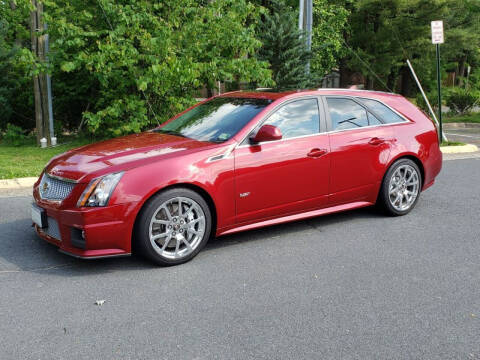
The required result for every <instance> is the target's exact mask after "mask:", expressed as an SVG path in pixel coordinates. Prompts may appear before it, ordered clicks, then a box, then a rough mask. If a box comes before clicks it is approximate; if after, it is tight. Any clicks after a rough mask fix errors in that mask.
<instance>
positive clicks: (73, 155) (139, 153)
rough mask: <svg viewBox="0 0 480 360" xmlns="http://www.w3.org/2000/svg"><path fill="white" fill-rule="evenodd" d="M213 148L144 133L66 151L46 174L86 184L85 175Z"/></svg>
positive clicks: (191, 141) (51, 163)
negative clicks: (84, 181)
mask: <svg viewBox="0 0 480 360" xmlns="http://www.w3.org/2000/svg"><path fill="white" fill-rule="evenodd" d="M215 145H216V144H213V143H210V142H201V141H196V140H193V139H187V138H183V137H179V136H174V135H167V134H160V133H156V132H145V133H141V134H134V135H129V136H124V137H119V138H115V139H111V140H106V141H102V142H98V143H94V144H90V145H86V146H82V147H80V148H77V149H73V150H70V151H68V152H66V153H63V154H61V155H59V156H57V157H55V158H53V159H52V160H51V161H50V163H49V164H48V165H47V167H46V172H47V173H48V174H50V175H54V176H59V177H62V178H67V179H71V180H75V181H78V182H81V181H82V180H87V179H86V177H87V175H92V174H93V175H94V176H92V177H95V176H100V175H103V174H106V173H110V172H116V171H122V170H127V169H129V168H133V167H136V166H141V165H143V164H146V163H149V162H151V161H155V160H159V159H160V158H163V157H167V156H176V155H178V154H179V153H184V152H191V151H195V150H197V149H200V148H205V147H209V146H210V147H212V146H215ZM88 177H89V178H90V176H88Z"/></svg>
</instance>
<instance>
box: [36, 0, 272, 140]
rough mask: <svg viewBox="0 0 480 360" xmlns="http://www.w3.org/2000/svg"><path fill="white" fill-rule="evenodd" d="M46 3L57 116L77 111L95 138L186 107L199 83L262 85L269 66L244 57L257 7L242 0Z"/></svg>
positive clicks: (252, 46)
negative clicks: (236, 82) (249, 82)
mask: <svg viewBox="0 0 480 360" xmlns="http://www.w3.org/2000/svg"><path fill="white" fill-rule="evenodd" d="M44 4H45V19H46V22H47V23H48V24H49V34H50V39H51V52H50V62H51V66H50V69H51V71H52V78H53V84H54V107H55V109H56V111H57V112H58V111H59V110H60V111H61V113H62V114H61V115H58V114H57V115H56V118H57V119H58V118H59V117H61V116H63V117H64V119H63V121H64V122H65V123H68V122H72V123H73V122H74V121H72V120H71V119H70V118H73V119H78V117H79V116H82V118H83V120H84V122H85V123H86V125H87V128H88V129H89V130H90V131H91V132H93V133H95V134H98V135H100V136H117V135H121V134H125V133H130V132H139V131H142V130H143V129H145V128H148V127H151V126H152V125H154V124H158V123H160V122H163V121H164V120H166V119H167V118H169V117H170V116H172V115H173V114H175V113H177V112H179V111H181V110H183V109H184V108H185V107H186V106H188V105H191V104H192V103H193V102H194V101H195V100H194V96H195V95H196V92H197V89H199V88H200V87H201V86H203V85H204V84H208V85H209V86H214V84H215V82H216V81H225V80H232V79H234V78H241V79H243V80H245V81H258V82H259V83H262V84H268V83H269V81H270V71H269V70H268V69H267V64H266V63H263V62H260V61H258V60H257V59H256V58H255V57H254V56H252V55H253V54H254V53H255V51H256V50H257V48H258V47H259V46H260V42H259V41H258V40H256V39H255V36H254V35H255V34H254V27H253V25H252V24H253V23H254V22H255V19H256V18H257V17H258V16H259V13H258V11H257V9H256V8H255V7H254V6H253V5H251V4H250V3H248V2H247V1H245V0H217V1H205V2H200V3H199V2H197V1H195V0H169V1H162V2H157V1H149V0H140V1H137V0H120V1H118V0H58V1H57V0H55V1H52V0H45V1H44ZM35 65H36V64H32V67H34V66H35ZM77 122H78V120H77Z"/></svg>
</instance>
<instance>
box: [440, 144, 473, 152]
mask: <svg viewBox="0 0 480 360" xmlns="http://www.w3.org/2000/svg"><path fill="white" fill-rule="evenodd" d="M440 150H441V151H442V153H444V154H460V153H472V152H476V151H478V147H477V146H476V145H472V144H466V145H458V146H440Z"/></svg>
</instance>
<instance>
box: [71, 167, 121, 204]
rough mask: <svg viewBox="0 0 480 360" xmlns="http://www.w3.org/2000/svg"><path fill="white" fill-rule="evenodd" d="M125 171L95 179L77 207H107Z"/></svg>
mask: <svg viewBox="0 0 480 360" xmlns="http://www.w3.org/2000/svg"><path fill="white" fill-rule="evenodd" d="M123 173H124V172H123V171H122V172H119V173H114V174H109V175H105V176H102V177H99V178H96V179H93V180H92V181H90V183H89V184H88V186H87V188H86V189H85V190H84V191H83V193H82V196H80V199H78V202H77V206H78V207H82V206H106V205H107V204H108V200H109V199H110V195H112V193H113V190H114V189H115V186H117V184H118V182H119V181H120V179H121V178H122V175H123Z"/></svg>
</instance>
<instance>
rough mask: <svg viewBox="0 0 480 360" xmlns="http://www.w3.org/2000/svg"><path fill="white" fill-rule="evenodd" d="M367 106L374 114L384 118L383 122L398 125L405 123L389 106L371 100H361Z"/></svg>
mask: <svg viewBox="0 0 480 360" xmlns="http://www.w3.org/2000/svg"><path fill="white" fill-rule="evenodd" d="M360 100H361V101H362V102H363V103H364V104H365V105H367V106H368V107H369V108H370V109H371V110H372V111H373V112H375V113H376V114H378V116H380V117H381V118H382V120H383V121H384V122H385V123H387V124H391V123H397V122H404V121H405V119H403V118H402V117H401V116H399V115H398V114H396V113H395V112H394V111H392V110H391V109H390V108H389V107H388V106H385V105H384V104H382V103H381V102H380V101H377V100H371V99H360Z"/></svg>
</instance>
